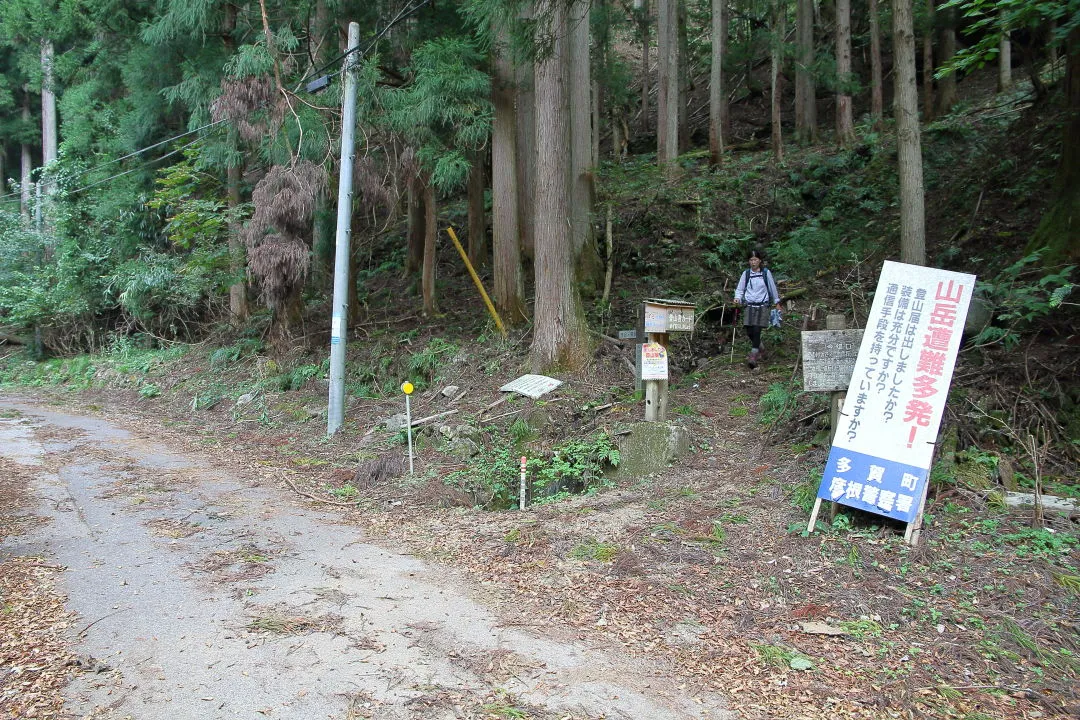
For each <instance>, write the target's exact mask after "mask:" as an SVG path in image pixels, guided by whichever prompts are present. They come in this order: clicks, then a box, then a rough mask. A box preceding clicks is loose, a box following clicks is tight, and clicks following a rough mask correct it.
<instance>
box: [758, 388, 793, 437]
mask: <svg viewBox="0 0 1080 720" xmlns="http://www.w3.org/2000/svg"><path fill="white" fill-rule="evenodd" d="M799 392H800V389H799V387H798V384H797V383H792V384H788V383H778V382H776V383H771V384H770V385H769V389H768V391H767V392H766V393H765V394H764V395H762V396H761V400H760V401H759V405H760V406H761V423H762V424H763V425H770V426H771V425H779V424H781V423H785V422H788V421H789V420H791V419H792V418H793V417H794V414H795V408H796V407H797V405H798V398H799Z"/></svg>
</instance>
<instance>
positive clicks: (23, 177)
mask: <svg viewBox="0 0 1080 720" xmlns="http://www.w3.org/2000/svg"><path fill="white" fill-rule="evenodd" d="M22 119H23V123H24V124H26V125H29V124H30V93H29V92H24V93H23V106H22ZM19 171H20V172H19V211H20V214H21V215H22V218H23V221H24V222H27V223H29V222H30V185H31V183H32V182H33V177H34V157H33V155H32V152H31V149H30V144H29V143H22V145H21V146H20V153H19Z"/></svg>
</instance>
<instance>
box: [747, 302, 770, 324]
mask: <svg viewBox="0 0 1080 720" xmlns="http://www.w3.org/2000/svg"><path fill="white" fill-rule="evenodd" d="M743 325H756V326H758V327H769V306H768V305H747V306H746V307H745V308H743Z"/></svg>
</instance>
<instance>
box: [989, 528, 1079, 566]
mask: <svg viewBox="0 0 1080 720" xmlns="http://www.w3.org/2000/svg"><path fill="white" fill-rule="evenodd" d="M998 539H999V541H1000V542H1003V543H1006V544H1008V545H1012V546H1014V547H1015V548H1016V554H1017V555H1019V556H1021V557H1038V558H1044V559H1046V560H1055V559H1057V558H1064V557H1067V556H1068V555H1069V554H1070V553H1072V551H1073V549H1074V548H1076V547H1078V546H1080V538H1078V537H1076V536H1073V535H1069V534H1066V533H1059V532H1053V531H1051V530H1047V529H1045V528H1025V529H1024V530H1021V531H1019V532H1015V533H1006V534H1004V535H1001V536H1000V537H999V538H998Z"/></svg>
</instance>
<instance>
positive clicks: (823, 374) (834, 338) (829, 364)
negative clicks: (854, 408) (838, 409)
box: [802, 330, 863, 392]
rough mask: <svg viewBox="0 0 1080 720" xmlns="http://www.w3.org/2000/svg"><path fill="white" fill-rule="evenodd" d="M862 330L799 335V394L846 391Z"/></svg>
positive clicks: (823, 331)
mask: <svg viewBox="0 0 1080 720" xmlns="http://www.w3.org/2000/svg"><path fill="white" fill-rule="evenodd" d="M862 336H863V331H862V330H815V331H811V332H804V333H803V334H802V356H803V390H805V391H806V392H837V391H841V390H847V389H848V384H849V383H850V382H851V374H852V372H854V370H855V359H856V358H857V357H858V356H859V344H860V343H862Z"/></svg>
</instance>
